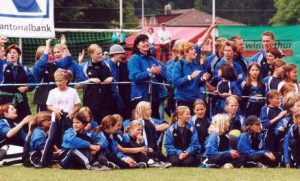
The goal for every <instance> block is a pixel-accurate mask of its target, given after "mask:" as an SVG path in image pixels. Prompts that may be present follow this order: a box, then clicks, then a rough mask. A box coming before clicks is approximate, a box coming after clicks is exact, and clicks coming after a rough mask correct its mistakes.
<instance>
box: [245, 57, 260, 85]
mask: <svg viewBox="0 0 300 181" xmlns="http://www.w3.org/2000/svg"><path fill="white" fill-rule="evenodd" d="M253 66H256V67H257V68H258V70H259V74H258V77H257V85H258V87H260V88H263V87H264V84H263V83H262V77H261V69H260V65H259V64H258V63H256V62H253V63H251V64H250V65H249V67H248V69H247V77H246V80H245V81H246V84H245V86H249V87H251V76H250V74H249V72H250V69H251V68H252V67H253Z"/></svg>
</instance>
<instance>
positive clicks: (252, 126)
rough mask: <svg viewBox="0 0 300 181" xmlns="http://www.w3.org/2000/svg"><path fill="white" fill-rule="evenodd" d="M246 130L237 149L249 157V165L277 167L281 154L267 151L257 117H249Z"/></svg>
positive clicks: (263, 134)
mask: <svg viewBox="0 0 300 181" xmlns="http://www.w3.org/2000/svg"><path fill="white" fill-rule="evenodd" d="M245 130H246V132H244V133H242V134H241V136H240V137H239V140H238V145H237V149H238V151H239V153H241V154H244V155H246V156H247V163H255V165H254V166H258V167H261V166H268V167H277V166H278V164H279V161H280V154H279V153H276V152H271V151H269V150H267V149H266V144H265V133H264V132H262V124H261V120H259V119H258V117H257V116H255V115H251V116H249V117H247V119H246V129H245Z"/></svg>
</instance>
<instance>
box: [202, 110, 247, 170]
mask: <svg viewBox="0 0 300 181" xmlns="http://www.w3.org/2000/svg"><path fill="white" fill-rule="evenodd" d="M229 125H230V117H229V116H228V115H227V114H217V115H215V116H214V117H213V118H212V123H211V125H210V127H209V128H208V132H209V136H208V138H207V140H206V142H205V153H204V155H203V156H204V158H203V162H202V163H201V166H202V167H204V168H220V167H224V168H233V167H236V168H238V167H241V166H242V165H243V164H244V161H245V157H244V156H243V155H241V154H239V152H238V151H237V150H234V149H232V147H231V144H230V139H229V136H228V134H227V133H228V131H229Z"/></svg>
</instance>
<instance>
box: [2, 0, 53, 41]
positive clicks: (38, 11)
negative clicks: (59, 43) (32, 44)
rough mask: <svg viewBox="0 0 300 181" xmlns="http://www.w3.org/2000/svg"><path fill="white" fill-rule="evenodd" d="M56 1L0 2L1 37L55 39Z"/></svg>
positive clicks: (20, 0) (7, 0)
mask: <svg viewBox="0 0 300 181" xmlns="http://www.w3.org/2000/svg"><path fill="white" fill-rule="evenodd" d="M53 1H54V0H0V35H5V36H8V37H20V38H54V37H55V29H54V16H53V11H54V10H53V9H54V7H53Z"/></svg>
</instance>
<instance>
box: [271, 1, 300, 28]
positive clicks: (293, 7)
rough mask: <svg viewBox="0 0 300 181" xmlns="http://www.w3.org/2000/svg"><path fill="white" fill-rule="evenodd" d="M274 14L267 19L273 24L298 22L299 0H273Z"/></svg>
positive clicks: (299, 20) (299, 21) (299, 18)
mask: <svg viewBox="0 0 300 181" xmlns="http://www.w3.org/2000/svg"><path fill="white" fill-rule="evenodd" d="M274 2H275V8H276V9H277V11H276V14H275V15H274V16H273V17H272V19H271V20H270V21H269V22H270V23H271V24H273V25H291V24H299V23H300V0H289V1H286V0H274Z"/></svg>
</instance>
